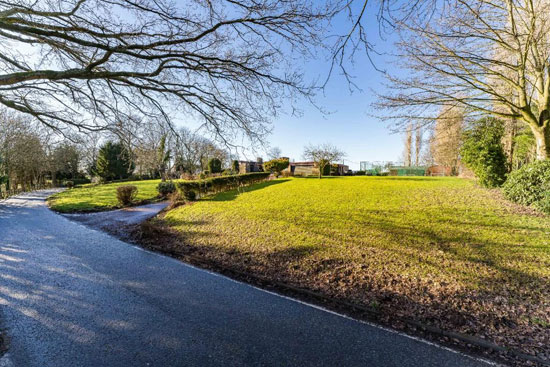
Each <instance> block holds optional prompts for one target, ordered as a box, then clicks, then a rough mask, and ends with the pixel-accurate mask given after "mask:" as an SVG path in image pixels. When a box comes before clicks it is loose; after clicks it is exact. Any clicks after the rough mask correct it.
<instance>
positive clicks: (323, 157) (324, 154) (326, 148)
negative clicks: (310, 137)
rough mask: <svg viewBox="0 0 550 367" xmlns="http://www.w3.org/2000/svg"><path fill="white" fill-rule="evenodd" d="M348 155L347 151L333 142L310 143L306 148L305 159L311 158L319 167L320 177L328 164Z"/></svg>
mask: <svg viewBox="0 0 550 367" xmlns="http://www.w3.org/2000/svg"><path fill="white" fill-rule="evenodd" d="M345 156H346V153H344V152H343V151H341V150H340V149H338V148H336V147H335V146H334V145H331V144H328V143H326V144H322V145H308V146H306V147H305V148H304V159H310V160H312V161H313V162H315V163H316V164H317V166H318V167H319V178H321V177H322V175H323V171H324V170H325V167H326V166H327V165H330V164H331V163H332V162H334V161H337V160H340V159H342V158H344V157H345Z"/></svg>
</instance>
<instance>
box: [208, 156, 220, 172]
mask: <svg viewBox="0 0 550 367" xmlns="http://www.w3.org/2000/svg"><path fill="white" fill-rule="evenodd" d="M208 170H209V171H210V172H211V173H220V172H221V171H222V161H221V160H219V159H218V158H212V159H210V160H209V161H208Z"/></svg>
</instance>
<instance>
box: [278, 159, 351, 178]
mask: <svg viewBox="0 0 550 367" xmlns="http://www.w3.org/2000/svg"><path fill="white" fill-rule="evenodd" d="M332 166H333V167H334V168H333V169H332V170H331V171H332V174H334V175H336V176H344V175H346V174H347V173H348V171H349V167H348V166H347V165H345V164H333V165H332ZM285 171H286V172H290V174H291V175H293V176H319V166H318V165H317V163H315V162H312V161H310V162H290V164H289V165H288V168H287V169H285ZM283 172H284V171H283Z"/></svg>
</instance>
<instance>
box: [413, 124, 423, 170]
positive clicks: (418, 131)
mask: <svg viewBox="0 0 550 367" xmlns="http://www.w3.org/2000/svg"><path fill="white" fill-rule="evenodd" d="M422 135H423V131H422V126H421V125H420V124H419V123H417V124H416V127H415V129H414V165H415V166H417V167H418V166H419V165H420V160H421V154H422V148H423V142H424V141H423V140H422Z"/></svg>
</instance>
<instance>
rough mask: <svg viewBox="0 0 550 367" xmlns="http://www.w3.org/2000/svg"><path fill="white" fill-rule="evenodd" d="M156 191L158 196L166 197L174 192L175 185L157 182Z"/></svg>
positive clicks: (170, 182) (167, 182) (169, 182)
mask: <svg viewBox="0 0 550 367" xmlns="http://www.w3.org/2000/svg"><path fill="white" fill-rule="evenodd" d="M157 191H158V193H159V195H160V196H162V197H167V196H168V194H171V193H173V192H176V185H175V184H174V182H173V181H165V182H159V184H158V185H157Z"/></svg>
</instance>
